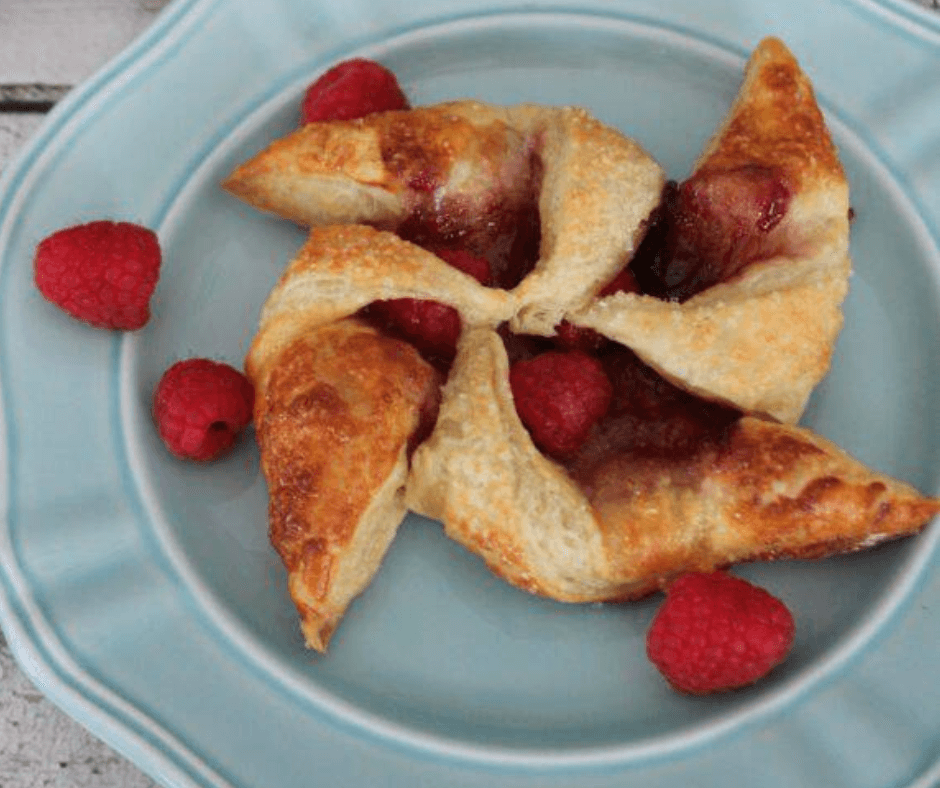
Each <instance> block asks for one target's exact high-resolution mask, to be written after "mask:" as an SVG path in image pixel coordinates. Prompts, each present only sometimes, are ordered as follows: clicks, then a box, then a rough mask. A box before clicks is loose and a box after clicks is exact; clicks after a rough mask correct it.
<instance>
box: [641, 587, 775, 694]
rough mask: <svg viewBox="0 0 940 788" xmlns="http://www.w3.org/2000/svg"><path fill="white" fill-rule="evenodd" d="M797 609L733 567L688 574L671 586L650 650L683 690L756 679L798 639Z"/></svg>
mask: <svg viewBox="0 0 940 788" xmlns="http://www.w3.org/2000/svg"><path fill="white" fill-rule="evenodd" d="M793 630H794V624H793V616H792V614H791V613H790V611H789V610H787V608H786V606H785V605H784V604H783V602H781V601H780V600H779V599H777V598H776V597H774V596H771V595H770V594H769V593H768V592H767V591H765V590H764V589H762V588H758V587H757V586H755V585H752V584H751V583H748V582H747V581H746V580H742V579H740V578H737V577H733V576H732V575H729V574H727V573H726V572H713V573H710V574H705V573H702V572H693V573H690V574H687V575H683V576H682V577H680V578H679V579H678V580H676V582H675V583H673V584H672V586H671V587H670V588H669V590H668V592H667V596H666V601H665V602H664V603H663V605H662V606H661V607H660V609H659V610H658V611H657V613H656V616H655V618H654V619H653V623H652V625H651V626H650V629H649V632H648V633H647V637H646V653H647V656H648V657H649V658H650V660H651V661H652V662H653V664H654V665H655V666H656V667H657V668H658V669H659V671H660V673H662V674H663V676H665V677H666V679H667V680H668V681H669V683H670V684H672V685H673V686H674V687H675V688H676V689H677V690H679V691H680V692H688V693H691V694H696V695H704V694H706V693H710V692H720V691H722V690H729V689H734V688H737V687H743V686H746V685H748V684H752V683H753V682H755V681H757V679H759V678H761V677H762V676H764V675H766V674H767V673H768V672H769V671H770V670H771V669H772V668H773V667H774V666H775V665H777V664H779V663H780V662H781V661H782V660H783V658H784V657H785V656H786V655H787V652H788V651H789V650H790V646H791V645H792V644H793Z"/></svg>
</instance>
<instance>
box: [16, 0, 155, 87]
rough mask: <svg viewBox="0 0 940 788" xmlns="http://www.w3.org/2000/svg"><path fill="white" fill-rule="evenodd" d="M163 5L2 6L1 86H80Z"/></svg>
mask: <svg viewBox="0 0 940 788" xmlns="http://www.w3.org/2000/svg"><path fill="white" fill-rule="evenodd" d="M168 2H169V0H2V2H0V41H2V42H3V43H2V46H0V82H2V83H4V84H16V83H27V84H33V83H46V84H65V85H71V84H75V83H76V82H80V81H81V80H83V79H85V78H86V77H88V76H89V75H91V74H92V73H93V72H94V71H95V70H96V69H97V68H99V67H100V66H101V65H102V64H103V63H105V62H106V61H107V60H108V59H110V58H111V57H113V56H114V55H116V54H117V53H118V52H120V51H121V50H122V49H123V48H124V47H125V46H127V44H128V42H130V41H131V40H133V39H134V38H135V37H136V36H137V35H138V34H139V33H141V32H142V31H143V30H144V29H146V28H147V26H148V25H150V24H151V23H152V22H153V20H154V17H155V16H156V15H157V13H158V12H159V11H160V10H161V9H162V8H163V7H164V6H165V5H166V4H167V3H168Z"/></svg>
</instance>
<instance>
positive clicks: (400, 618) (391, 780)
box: [0, 0, 940, 788]
mask: <svg viewBox="0 0 940 788" xmlns="http://www.w3.org/2000/svg"><path fill="white" fill-rule="evenodd" d="M542 8H543V10H541V11H534V10H531V7H530V8H529V9H528V10H513V8H511V7H510V5H509V3H505V2H498V1H497V2H482V3H477V2H474V3H471V2H469V0H444V1H443V2H442V1H441V0H436V1H435V2H432V1H431V0H425V2H416V1H415V0H385V1H384V2H382V3H379V2H378V1H377V0H376V2H374V3H367V2H364V1H363V0H335V1H334V0H320V1H319V2H317V1H316V0H307V1H306V2H304V1H303V0H276V1H274V2H266V3H263V4H262V3H258V2H255V0H227V1H223V0H178V2H176V3H173V4H171V5H170V6H169V7H168V8H167V9H166V11H165V12H164V13H163V15H162V18H161V19H160V20H159V21H158V23H157V24H156V25H155V26H154V27H153V29H152V30H151V31H150V32H149V33H148V34H147V35H146V36H145V37H144V38H143V39H142V40H140V41H139V42H138V43H137V44H135V45H134V46H133V48H132V49H130V50H129V51H128V52H126V53H125V54H124V55H122V56H121V57H120V58H118V59H117V60H116V61H115V62H113V63H112V64H111V65H110V66H109V67H108V68H106V69H105V70H104V71H102V72H101V73H100V74H98V75H97V76H96V77H95V78H93V79H92V80H91V81H89V82H88V83H87V84H86V85H85V86H84V87H83V88H81V89H79V90H77V91H75V92H74V93H73V94H72V95H71V96H69V98H68V99H67V100H66V101H65V102H63V103H62V105H61V106H60V107H58V108H57V109H56V110H55V112H53V113H52V114H51V115H50V117H49V119H48V122H47V123H46V124H45V126H44V127H43V128H42V130H41V131H40V133H39V134H38V135H37V137H36V139H35V141H34V142H33V144H32V145H31V146H30V147H29V149H28V150H26V151H25V152H24V153H23V155H22V156H21V157H20V159H19V160H18V162H17V163H16V164H15V165H13V166H11V167H10V168H9V170H8V172H7V173H6V175H5V178H4V180H3V183H2V192H0V260H2V268H0V277H2V281H0V305H2V312H0V321H2V332H0V342H2V348H0V376H2V377H0V381H2V405H3V414H4V420H3V429H4V431H5V433H4V435H3V447H4V454H3V469H2V470H3V473H2V477H0V479H2V482H0V483H2V485H3V489H2V491H0V492H2V498H3V500H4V501H5V507H6V508H5V512H4V515H5V517H4V519H3V522H2V523H0V561H2V567H3V571H2V573H0V623H2V624H3V628H4V631H5V633H6V635H7V637H8V639H9V640H10V643H11V645H12V647H13V649H14V651H15V653H16V655H17V657H18V659H19V661H20V663H21V664H22V665H23V667H24V668H25V669H26V671H27V672H28V673H29V675H30V676H31V677H32V679H33V680H34V681H35V682H36V683H37V684H38V685H39V686H40V687H41V688H42V689H43V690H44V691H45V692H46V693H48V695H49V696H50V697H51V698H52V699H53V700H54V701H55V702H57V703H58V704H60V705H61V706H62V707H63V708H64V709H65V710H66V711H68V712H69V713H71V714H72V715H74V716H75V717H77V718H78V719H79V720H80V721H81V722H83V723H84V724H85V725H87V726H88V727H89V728H91V729H92V730H93V731H94V732H95V733H97V734H98V735H99V736H101V737H102V738H104V739H106V740H107V741H108V742H110V743H111V744H112V745H113V746H115V747H116V748H117V749H119V750H120V751H122V752H123V753H125V754H126V755H128V756H129V757H130V758H132V759H133V760H134V761H136V762H137V763H138V764H139V765H140V766H141V767H142V768H143V769H145V770H146V771H148V772H149V773H151V774H152V775H153V776H154V777H155V778H156V779H158V780H160V781H163V782H165V783H166V784H167V785H178V786H243V787H244V788H272V787H273V786H278V788H281V787H282V786H283V787H284V788H289V787H291V786H298V787H299V786H311V785H336V786H348V787H349V788H361V787H363V786H376V785H383V786H384V785H389V786H395V787H396V788H404V787H405V786H418V785H422V786H468V787H470V786H472V787H473V788H480V787H481V786H495V787H496V788H501V787H505V788H509V786H514V787H515V788H519V787H520V786H527V787H531V786H540V787H541V786H569V785H574V784H576V785H578V786H585V787H587V788H590V787H591V786H596V787H597V788H600V787H602V786H603V787H606V788H610V787H612V786H623V787H626V786H644V787H646V788H657V787H660V786H661V787H665V786H676V785H695V786H701V787H704V788H717V787H718V786H725V785H727V784H748V785H755V786H756V785H759V786H764V787H765V788H775V787H776V786H787V787H788V788H789V787H790V786H797V785H798V786H825V787H826V788H837V786H852V788H859V786H872V787H877V788H885V787H887V786H892V787H894V788H897V787H898V786H911V787H913V786H919V787H922V788H927V786H931V785H934V784H935V783H937V782H938V781H940V765H938V760H937V759H938V754H940V681H938V680H937V678H936V676H937V668H938V657H937V650H936V649H937V643H938V642H940V571H938V570H937V568H935V566H934V563H935V555H936V552H937V540H938V538H940V537H938V531H937V529H936V528H933V529H928V531H926V532H925V533H924V534H923V535H922V536H920V537H918V538H916V539H911V540H908V541H906V542H903V543H898V544H895V545H891V546H889V547H886V548H884V549H879V550H876V551H873V552H870V553H866V554H862V555H857V556H851V557H844V558H838V559H832V560H827V561H821V562H803V563H799V562H786V563H779V564H775V565H754V566H749V567H743V568H741V569H740V570H739V571H740V572H741V574H743V575H746V576H748V577H750V578H752V579H756V580H757V581H758V582H760V583H761V584H763V585H765V586H766V587H768V588H769V589H771V590H772V591H773V592H774V593H776V594H778V595H779V596H781V597H782V598H783V599H784V600H785V601H786V602H787V603H788V604H789V605H790V607H791V608H792V609H793V610H794V611H795V614H796V618H797V624H798V629H797V631H798V634H797V640H796V644H795V647H794V651H793V654H792V656H791V657H790V659H789V660H788V661H787V662H786V663H785V664H784V665H783V666H782V667H781V669H779V670H778V671H776V672H775V673H774V674H773V675H772V677H771V678H770V679H769V680H767V681H765V682H763V683H761V684H760V685H758V686H757V687H755V688H752V689H750V690H748V691H744V692H740V693H735V694H731V695H727V696H722V697H715V698H706V699H691V698H686V697H681V696H679V695H677V694H675V693H674V692H672V691H671V690H669V689H668V688H667V687H666V686H665V683H664V682H663V681H662V680H661V679H660V677H659V676H658V674H656V672H655V671H654V670H653V668H652V667H651V666H650V665H649V664H648V663H647V661H646V659H645V656H644V647H643V643H644V634H645V631H646V628H647V625H648V623H649V620H650V617H651V615H652V613H653V610H654V609H655V606H656V604H657V603H658V600H656V599H653V600H649V601H647V602H643V603H639V604H635V605H629V606H588V607H582V606H565V605H560V604H555V603H551V602H548V601H545V600H540V599H535V598H532V597H530V596H527V595H526V594H524V593H522V592H520V591H517V590H515V589H513V588H511V587H509V586H507V585H505V584H504V583H502V582H500V581H498V580H496V579H495V578H493V577H492V576H491V575H490V574H489V573H488V572H487V571H486V570H485V569H484V568H483V567H482V565H481V564H480V562H479V561H478V560H476V559H475V558H473V557H471V556H470V555H468V554H467V553H465V552H464V551H463V550H462V549H461V548H459V547H458V546H456V545H455V544H453V543H451V542H449V541H448V540H446V539H445V538H444V537H443V535H442V533H441V529H440V527H439V525H437V524H435V523H432V522H430V521H427V520H422V519H420V518H416V517H410V518H409V519H408V520H407V521H406V523H405V524H404V525H403V527H402V530H401V533H400V535H399V537H398V538H397V540H396V542H395V544H394V546H393V548H392V550H391V553H390V555H389V556H388V560H387V561H386V563H385V565H384V566H383V568H382V571H381V572H380V574H379V576H378V578H377V579H376V581H375V583H374V584H373V585H372V586H371V587H370V589H369V590H368V591H367V592H366V593H365V594H364V595H363V596H362V597H361V598H360V599H359V600H357V601H356V603H355V604H354V606H353V608H352V609H351V611H350V613H349V614H348V616H347V617H346V619H345V621H344V623H343V625H342V627H341V629H340V630H339V632H338V633H337V636H336V638H335V640H334V643H333V645H332V648H331V650H330V653H329V655H327V656H325V657H321V656H317V655H315V654H313V653H310V652H307V651H305V650H304V649H303V647H302V643H301V639H300V635H299V632H298V628H297V626H296V622H295V615H294V611H293V609H292V607H291V605H290V603H289V602H288V600H287V594H286V590H285V578H284V573H283V571H282V569H281V566H280V562H279V561H278V560H277V558H276V557H275V555H274V553H273V551H272V550H271V549H270V547H269V546H268V544H267V536H266V528H267V524H266V512H265V507H266V499H265V491H264V486H263V482H262V480H261V478H260V476H259V473H258V458H257V454H256V451H255V449H254V448H253V442H252V441H250V440H247V441H244V442H243V444H242V446H241V448H240V449H239V450H238V451H237V452H236V453H235V454H234V455H232V456H231V457H229V458H227V459H226V460H224V461H222V462H219V463H216V464H213V465H210V466H207V467H201V466H198V465H193V464H185V463H180V462H177V461H175V460H173V459H171V458H170V457H169V456H168V455H167V454H166V453H165V452H164V450H163V449H162V447H161V445H160V444H159V442H158V440H157V438H156V437H155V433H154V430H153V428H152V425H151V423H150V415H149V402H150V392H151V391H152V388H153V386H154V384H155V383H156V381H157V379H158V378H159V376H160V374H161V372H162V371H163V370H164V369H165V368H166V367H167V366H168V365H169V364H170V363H171V362H172V361H174V360H176V359H177V358H181V357H186V356H191V355H204V356H212V357H216V358H222V359H225V360H228V361H229V362H230V363H233V364H236V365H239V364H240V363H241V360H242V357H243V355H244V352H245V349H246V346H247V343H248V341H249V340H250V337H251V335H252V332H253V330H254V326H255V322H256V319H257V314H258V310H259V307H260V304H261V302H262V301H263V299H264V297H265V295H266V294H267V291H268V289H269V287H270V286H271V284H272V283H273V282H274V280H275V278H276V276H277V274H278V272H279V270H280V269H281V267H282V266H283V265H284V263H285V262H286V261H287V260H288V259H289V258H290V257H291V255H292V254H293V252H294V250H295V249H296V248H297V246H298V245H299V243H300V242H301V238H302V236H301V234H300V232H299V231H297V230H296V229H294V228H292V227H291V226H288V225H287V224H286V223H284V222H280V221H277V220H274V219H270V218H266V217H263V216H261V215H259V214H256V213H254V212H252V211H250V210H249V209H247V208H245V207H244V206H242V205H241V204H239V203H237V202H235V201H234V200H232V199H231V198H229V197H227V196H226V195H225V194H223V193H222V192H221V191H220V190H219V188H218V187H217V183H218V181H219V180H220V178H221V177H222V176H223V175H224V174H226V173H227V172H228V171H229V170H230V168H231V167H232V166H233V165H234V164H235V163H236V162H238V161H241V160H243V159H245V158H247V157H248V156H249V155H250V154H251V153H252V152H253V151H255V150H256V149H258V148H259V147H260V146H262V145H263V144H265V143H266V142H267V141H268V140H270V139H272V138H273V137H275V136H277V135H279V134H282V133H283V132H285V131H287V130H288V129H290V128H292V127H293V126H294V125H295V124H296V122H297V107H298V100H299V97H300V95H301V93H302V90H303V88H304V86H305V85H306V84H307V82H308V81H309V80H310V79H311V77H312V76H313V75H315V74H317V73H318V72H319V71H321V70H322V69H323V68H324V67H326V66H327V65H328V64H330V63H331V62H333V61H335V60H337V59H340V58H343V57H348V56H351V55H356V54H358V55H365V56H370V57H375V58H378V59H381V60H382V61H384V62H385V63H386V64H387V65H389V66H390V67H391V68H392V69H393V70H394V71H396V72H397V73H398V75H399V76H400V78H401V81H402V83H403V85H404V86H405V89H406V91H407V92H408V93H409V95H410V96H411V97H412V98H413V100H414V101H415V102H416V103H426V102H433V101H438V100H443V99H446V98H455V97H460V96H469V97H476V98H481V99H485V100H488V101H493V102H519V101H538V102H545V103H555V104H560V103H573V104H582V105H585V106H587V107H589V108H590V109H591V110H593V111H594V113H596V114H597V115H598V116H600V117H601V118H602V119H603V120H605V121H607V122H609V123H612V124H615V125H617V126H619V127H620V128H622V129H623V130H624V131H625V132H627V133H628V134H630V135H631V136H634V137H636V138H638V139H639V140H640V141H642V142H643V143H644V144H645V146H646V147H647V148H648V149H649V150H650V151H651V152H652V153H653V155H654V156H656V157H657V158H658V159H659V160H660V161H661V162H662V163H663V164H664V165H665V167H666V168H667V169H668V171H669V172H670V173H671V174H672V175H673V176H675V177H682V176H684V175H685V174H686V173H687V171H688V169H689V166H690V164H691V162H692V160H693V158H694V157H695V155H696V153H697V152H698V150H699V148H700V147H701V145H702V144H703V142H704V140H705V138H706V137H707V135H708V134H709V133H710V132H711V130H712V129H713V128H714V127H715V125H716V124H717V122H718V121H719V119H720V118H721V117H722V115H723V114H724V112H725V110H726V109H727V106H728V103H729V101H730V100H731V98H732V97H733V95H734V93H735V91H736V88H737V85H738V82H739V79H740V75H741V69H742V66H743V63H744V60H745V58H746V56H747V53H748V52H749V51H750V49H751V48H752V47H753V46H754V45H755V44H756V43H757V41H758V40H759V39H760V38H761V37H763V36H764V35H767V34H776V35H779V36H781V37H782V38H783V39H784V40H785V41H787V42H788V44H789V45H790V46H791V48H792V49H793V50H794V51H795V52H796V54H797V56H798V57H799V58H800V59H801V62H802V63H803V65H804V67H805V68H806V70H807V71H808V72H809V74H810V75H811V77H812V78H813V80H814V82H815V84H816V87H817V92H818V95H819V98H820V101H821V103H822V105H823V106H824V109H825V111H826V112H827V115H828V118H829V120H830V125H831V128H832V131H833V134H834V136H835V138H836V141H837V142H838V144H839V146H840V148H841V152H842V156H843V160H844V162H845V165H846V168H847V171H848V174H849V177H850V180H851V185H852V203H853V206H854V208H855V210H856V213H857V220H856V222H855V225H854V231H853V254H854V258H855V264H856V272H855V275H854V277H853V279H852V289H851V294H850V296H849V298H848V301H847V303H846V327H845V331H844V332H843V335H842V337H841V338H840V341H839V344H838V347H837V352H836V359H835V364H834V368H833V370H832V373H831V375H830V376H829V377H828V378H827V379H826V381H825V382H824V383H823V384H822V385H821V386H820V387H819V389H818V391H817V392H816V393H815V395H814V397H813V400H812V403H811V406H810V409H809V411H808V413H807V416H806V423H807V424H809V425H810V426H812V427H813V428H814V429H816V430H818V431H819V432H821V433H823V434H825V435H827V436H829V437H831V438H833V439H834V440H836V441H837V442H838V443H840V444H841V445H843V446H844V447H845V448H846V449H848V450H849V451H851V452H852V453H854V454H856V455H857V456H858V457H860V458H861V459H862V460H864V461H866V462H867V463H869V464H870V465H872V466H874V467H876V468H878V469H880V470H883V471H885V472H888V473H891V474H893V475H896V476H899V477H901V478H904V479H906V480H908V481H910V482H911V483H913V484H915V485H916V486H918V487H919V488H921V489H922V490H924V491H925V492H930V493H938V492H940V396H938V394H940V391H938V388H940V353H938V348H940V343H938V339H940V337H938V325H940V321H938V316H940V252H938V246H937V240H938V237H940V233H938V228H940V16H937V15H930V13H929V12H927V11H921V10H920V9H919V8H917V7H915V6H913V5H910V4H907V3H905V2H903V0H881V1H880V2H875V1H874V0H833V2H830V3H826V4H822V5H821V4H820V3H819V2H818V0H790V2H787V3H782V2H779V0H773V2H771V0H748V2H743V0H718V1H717V2H707V3H706V2H700V1H699V0H666V1H665V2H664V0H634V1H633V2H628V1H627V0H621V2H614V1H611V2H604V1H603V0H587V1H586V2H580V3H578V5H577V6H576V7H563V6H550V5H549V4H544V5H543V6H542ZM101 217H115V218H123V219H129V220H133V221H139V222H143V223H145V224H147V225H150V226H152V227H155V228H158V229H159V234H160V238H161V242H162V244H163V248H164V251H165V265H164V269H163V272H162V277H161V281H160V284H159V287H158V289H157V293H156V299H155V309H154V316H153V319H152V320H151V322H150V323H149V325H148V326H147V327H146V328H145V329H144V330H143V331H141V332H139V333H137V334H134V335H131V336H122V335H116V334H112V333H109V332H103V331H98V330H95V329H91V328H87V327H85V326H84V325H82V324H80V323H77V322H75V321H73V320H71V319H69V318H67V317H66V316H64V315H63V314H62V313H60V312H59V311H57V310H56V309H55V308H54V307H52V306H50V305H49V304H47V303H46V302H45V301H43V299H42V298H41V297H40V296H39V295H38V293H37V292H36V290H35V289H34V287H33V285H32V278H31V276H32V253H33V248H34V246H35V244H36V243H37V241H38V240H39V239H40V238H42V237H43V236H45V235H46V234H48V233H49V232H51V231H52V230H54V229H57V228H59V227H62V226H65V225H69V224H74V223H77V222H81V221H87V220H90V219H94V218H101Z"/></svg>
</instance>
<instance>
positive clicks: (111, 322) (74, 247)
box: [34, 221, 160, 330]
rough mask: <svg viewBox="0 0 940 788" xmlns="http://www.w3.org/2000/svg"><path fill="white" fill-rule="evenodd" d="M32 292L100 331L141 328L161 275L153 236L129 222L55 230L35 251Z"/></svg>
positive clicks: (91, 223)
mask: <svg viewBox="0 0 940 788" xmlns="http://www.w3.org/2000/svg"><path fill="white" fill-rule="evenodd" d="M34 270H35V278H36V287H38V288H39V292H40V293H42V294H43V295H44V296H45V297H46V298H47V299H48V300H49V301H51V302H52V303H54V304H56V305H57V306H58V307H60V308H61V309H63V310H65V311H66V312H68V314H70V315H71V316H72V317H76V318H78V319H79V320H83V321H85V322H86V323H90V324H91V325H93V326H96V327H98V328H120V329H128V330H134V329H138V328H141V327H142V326H143V325H144V324H145V323H146V322H147V321H148V320H149V319H150V297H151V296H152V295H153V291H154V288H156V286H157V278H158V277H159V276H160V244H159V242H158V241H157V236H156V234H155V233H154V232H153V231H152V230H149V229H147V228H146V227H141V226H140V225H137V224H131V223H130V222H111V221H96V222H89V223H88V224H80V225H76V226H74V227H67V228H65V229H62V230H58V231H57V232H55V233H53V234H52V235H50V236H48V237H47V238H44V239H43V240H42V241H40V242H39V245H38V246H37V247H36V256H35V260H34Z"/></svg>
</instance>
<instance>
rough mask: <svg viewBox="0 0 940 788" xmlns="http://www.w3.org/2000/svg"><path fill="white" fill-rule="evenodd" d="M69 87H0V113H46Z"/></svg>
mask: <svg viewBox="0 0 940 788" xmlns="http://www.w3.org/2000/svg"><path fill="white" fill-rule="evenodd" d="M70 89H71V85H0V112H15V113H23V112H39V113H45V112H48V111H49V110H50V109H52V107H53V106H54V105H55V103H56V102H57V101H59V100H61V99H62V97H63V96H65V94H66V93H68V92H69V90H70Z"/></svg>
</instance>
